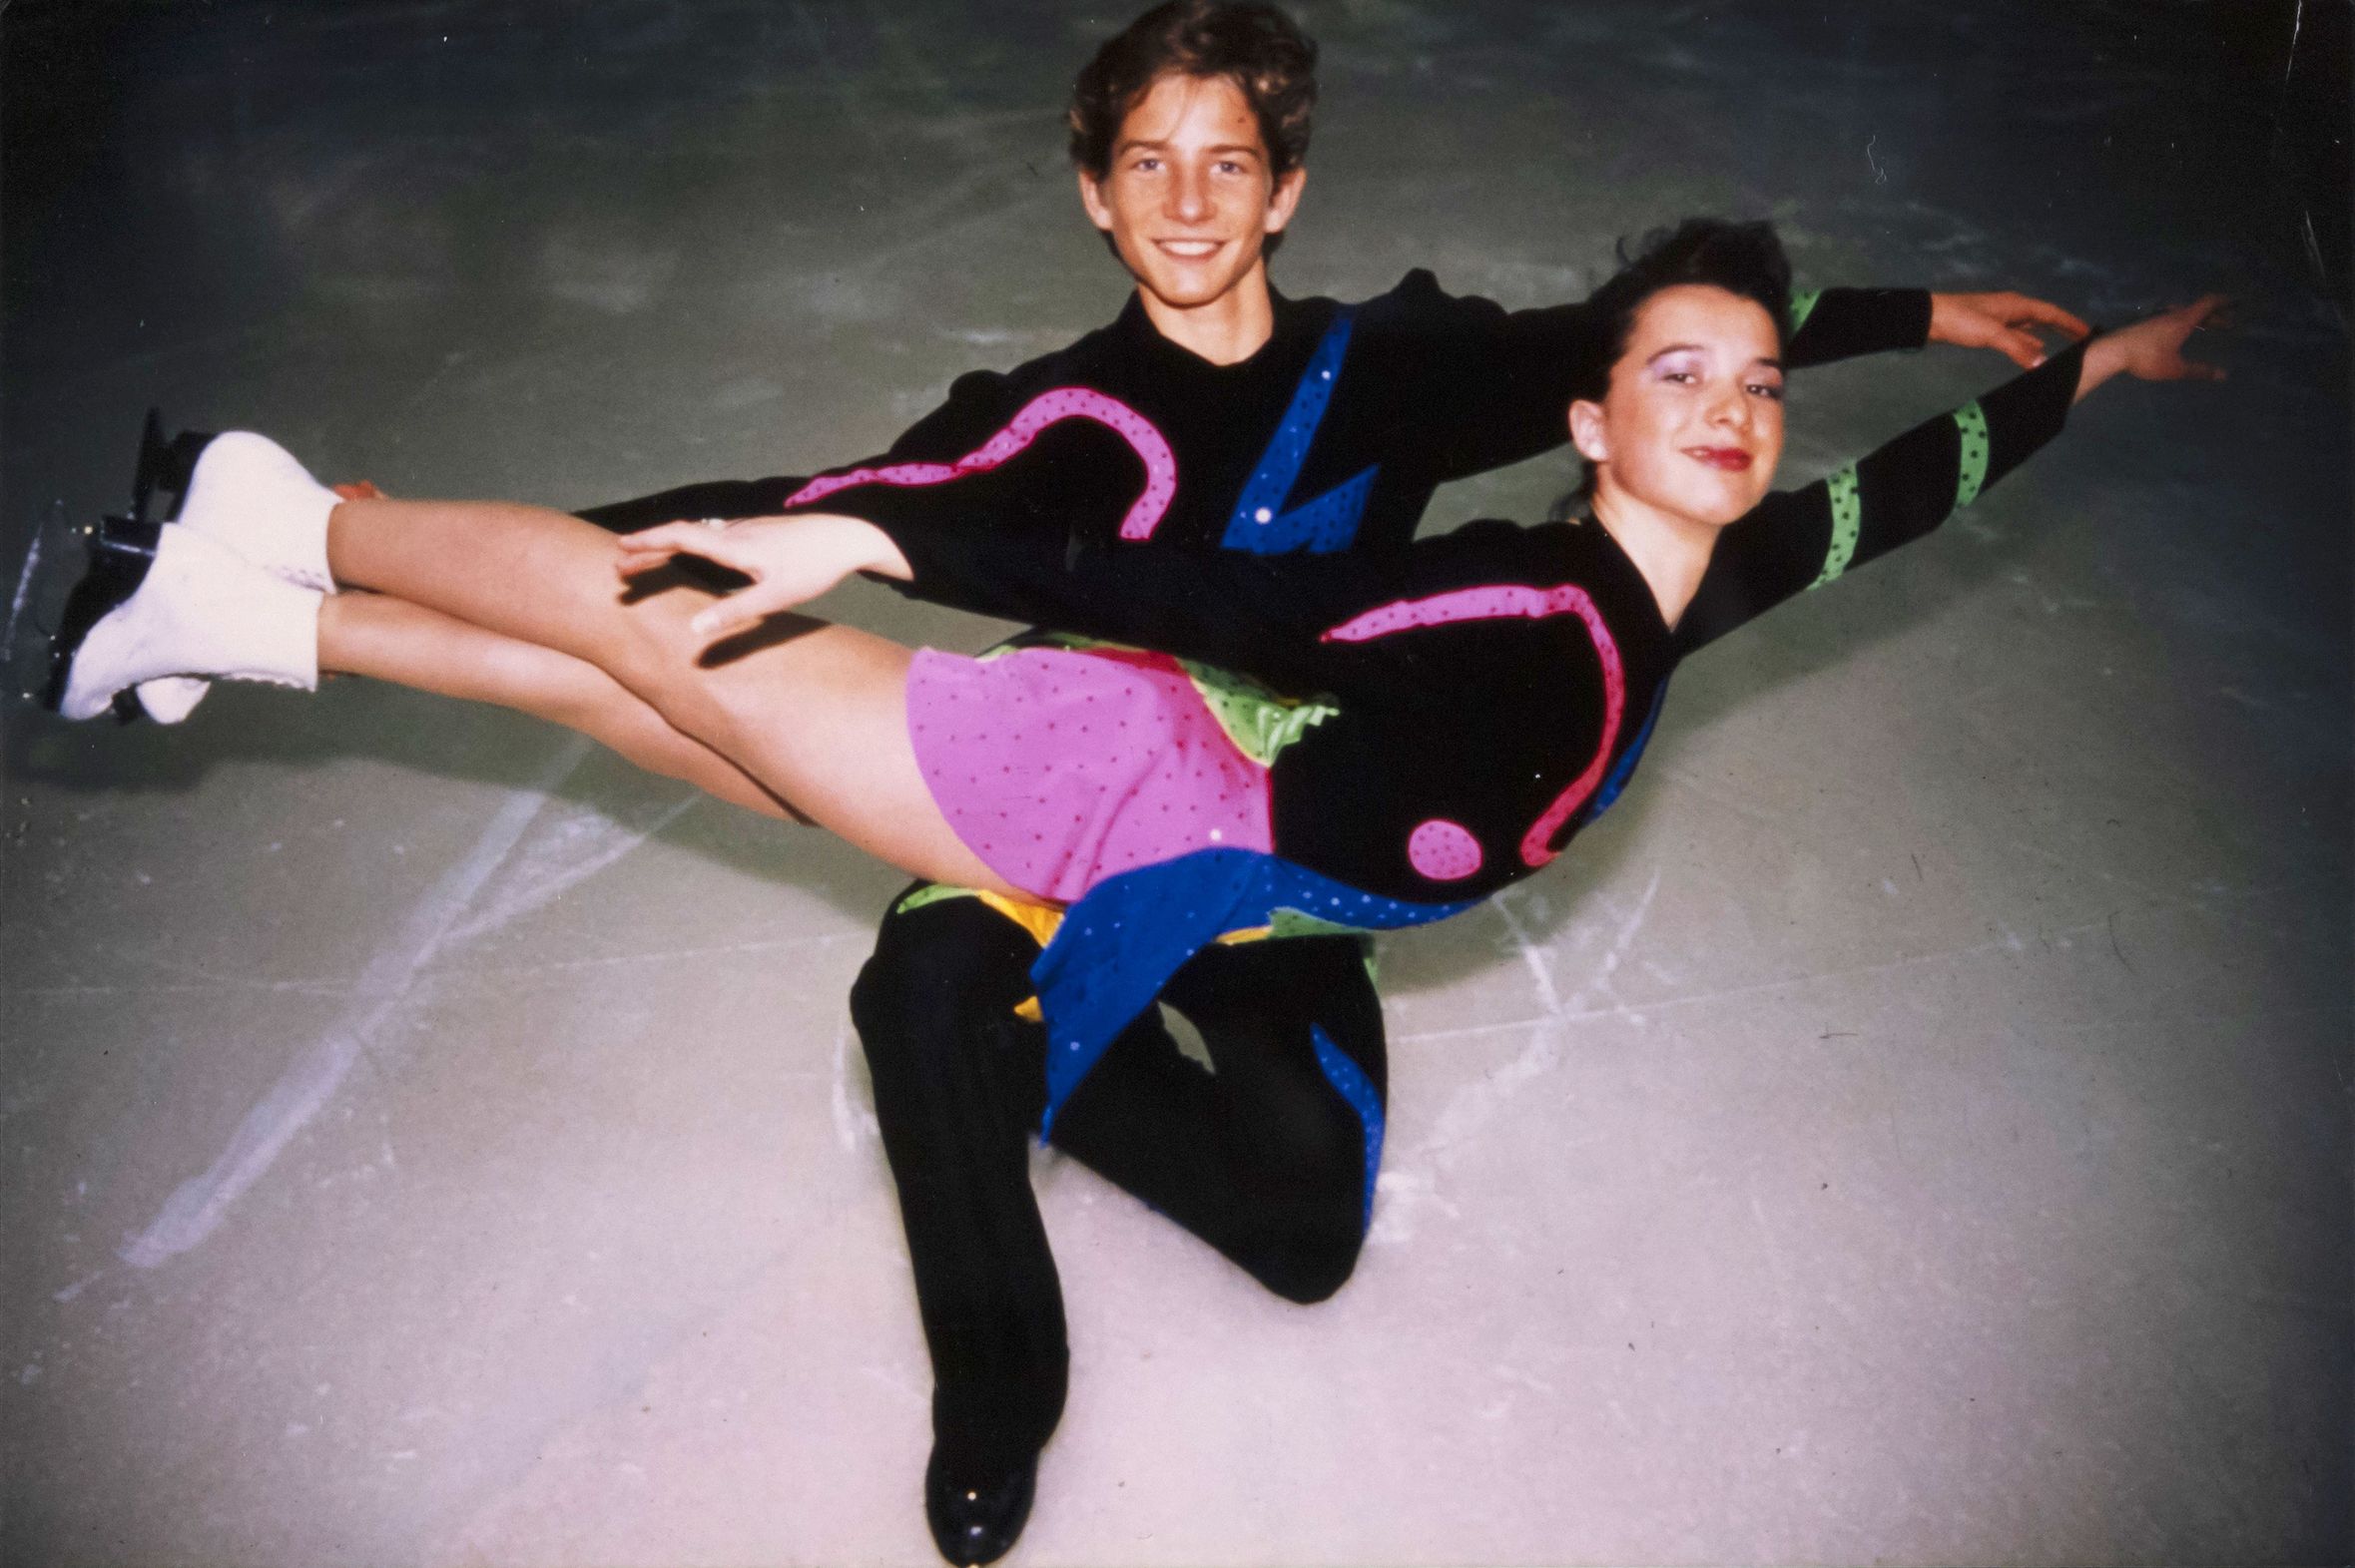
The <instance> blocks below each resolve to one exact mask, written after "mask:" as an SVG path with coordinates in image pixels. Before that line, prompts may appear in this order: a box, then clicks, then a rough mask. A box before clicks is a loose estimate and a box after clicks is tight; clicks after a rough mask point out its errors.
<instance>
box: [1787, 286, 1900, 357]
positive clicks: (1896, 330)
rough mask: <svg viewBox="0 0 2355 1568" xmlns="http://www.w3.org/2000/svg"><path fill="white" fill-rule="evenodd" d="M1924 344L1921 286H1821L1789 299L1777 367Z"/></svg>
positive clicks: (1883, 351)
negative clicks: (1786, 326)
mask: <svg viewBox="0 0 2355 1568" xmlns="http://www.w3.org/2000/svg"><path fill="white" fill-rule="evenodd" d="M1929 340H1930V291H1929V290H1928V289H1926V288H1825V289H1820V290H1816V291H1812V292H1806V293H1798V294H1794V295H1792V296H1791V335H1790V337H1789V339H1788V340H1787V341H1785V343H1784V344H1783V363H1784V364H1786V365H1788V366H1789V367H1790V368H1792V369H1794V370H1804V369H1806V368H1808V367H1809V366H1810V365H1819V364H1830V363H1832V362H1833V361H1834V360H1836V359H1853V358H1855V357H1857V356H1858V355H1859V354H1878V353H1886V352H1888V351H1889V350H1890V349H1893V348H1919V347H1921V346H1922V345H1923V344H1924V343H1926V342H1928V341H1929Z"/></svg>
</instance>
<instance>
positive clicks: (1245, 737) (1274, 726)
mask: <svg viewBox="0 0 2355 1568" xmlns="http://www.w3.org/2000/svg"><path fill="white" fill-rule="evenodd" d="M1178 664H1179V666H1180V667H1181V668H1183V669H1184V670H1185V672H1186V679H1187V680H1189V681H1192V682H1193V683H1194V690H1195V691H1196V692H1197V693H1199V694H1201V697H1202V705H1203V706H1204V707H1205V708H1208V709H1209V710H1210V716H1211V717H1212V718H1213V719H1216V720H1217V721H1218V727H1219V728H1220V729H1221V730H1224V731H1226V732H1227V739H1228V740H1230V741H1232V742H1234V743H1235V750H1236V751H1238V752H1241V753H1242V754H1243V755H1244V756H1245V757H1248V758H1250V759H1251V760H1252V761H1253V762H1255V763H1257V764H1259V766H1260V767H1262V768H1267V767H1271V766H1273V765H1274V763H1275V761H1276V754H1277V753H1278V752H1281V751H1283V750H1284V748H1286V747H1288V746H1290V745H1291V744H1292V743H1293V742H1295V741H1297V740H1299V739H1300V738H1301V737H1302V736H1303V735H1305V734H1306V733H1307V732H1308V730H1309V728H1310V727H1311V726H1312V725H1320V724H1323V723H1324V722H1325V721H1326V720H1328V719H1330V718H1332V717H1333V716H1334V715H1335V714H1337V713H1340V712H1341V710H1340V709H1338V708H1336V707H1334V706H1333V705H1332V704H1330V703H1319V702H1306V703H1296V702H1294V701H1292V700H1291V699H1290V698H1286V697H1279V696H1277V695H1276V694H1275V693H1274V692H1271V691H1269V690H1268V689H1267V688H1266V687H1264V686H1262V685H1260V684H1259V683H1258V682H1257V681H1254V680H1253V679H1252V678H1251V677H1249V676H1247V675H1237V674H1235V673H1234V672H1233V671H1232V670H1220V669H1217V668H1215V667H1214V666H1211V665H1206V664H1196V663H1195V662H1194V661H1193V660H1191V659H1180V660H1179V661H1178Z"/></svg>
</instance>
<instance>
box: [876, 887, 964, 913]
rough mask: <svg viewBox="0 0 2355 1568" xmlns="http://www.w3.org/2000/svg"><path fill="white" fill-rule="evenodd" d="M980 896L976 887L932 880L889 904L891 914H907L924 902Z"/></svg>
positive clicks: (931, 902)
mask: <svg viewBox="0 0 2355 1568" xmlns="http://www.w3.org/2000/svg"><path fill="white" fill-rule="evenodd" d="M980 896H981V890H980V889H979V888H977V887H951V886H949V885H948V884H947V883H945V882H934V883H932V884H931V885H930V886H928V887H919V888H917V889H916V890H915V891H914V892H912V893H909V894H908V895H907V896H906V897H904V898H902V899H900V900H899V901H898V902H897V903H895V904H893V905H892V906H891V912H892V913H893V914H907V913H909V912H911V911H913V910H917V909H921V908H922V907H923V906H924V905H926V904H936V903H939V902H941V901H942V900H943V899H948V898H978V897H980Z"/></svg>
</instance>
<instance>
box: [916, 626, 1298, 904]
mask: <svg viewBox="0 0 2355 1568" xmlns="http://www.w3.org/2000/svg"><path fill="white" fill-rule="evenodd" d="M907 733H908V738H909V739H910V740H911V741H913V742H914V743H915V759H916V766H917V767H918V768H920V769H921V770H922V772H923V776H924V783H925V784H927V785H928V786H929V787H930V789H931V791H932V798H933V800H934V801H935V802H937V803H938V805H939V807H940V810H941V814H942V815H944V816H946V817H947V818H948V823H949V825H950V826H951V827H953V828H954V829H955V830H956V835H957V836H958V837H959V838H961V839H963V840H964V842H965V845H966V847H968V848H970V849H971V850H972V851H973V852H974V853H975V854H977V855H979V856H980V857H981V859H982V861H983V862H984V863H986V864H987V865H988V866H989V868H990V869H991V870H993V871H995V872H997V874H998V875H1000V876H1002V877H1004V878H1005V879H1006V880H1007V881H1008V882H1011V883H1012V884H1013V885H1014V886H1016V887H1018V888H1021V889H1022V890H1023V891H1025V892H1027V893H1029V894H1030V895H1032V896H1033V897H1036V898H1042V899H1046V900H1048V901H1050V902H1054V903H1074V902H1076V901H1078V899H1079V897H1080V895H1081V894H1083V893H1085V892H1086V891H1087V890H1088V889H1089V888H1090V887H1092V886H1094V885H1095V884H1096V883H1097V882H1099V881H1101V880H1103V879H1104V878H1105V877H1107V876H1116V875H1118V874H1119V873H1120V872H1122V871H1126V870H1132V869H1134V868H1135V867H1137V866H1140V865H1146V864H1150V863H1152V862H1154V861H1157V860H1168V859H1172V858H1174V857H1176V856H1178V855H1181V854H1186V853H1189V852H1191V851H1193V850H1196V849H1212V848H1228V849H1255V850H1258V851H1259V852H1260V853H1262V854H1265V853H1269V852H1271V851H1272V849H1273V846H1274V841H1275V840H1274V833H1273V829H1272V826H1271V816H1270V807H1269V794H1268V771H1267V769H1265V768H1263V767H1261V766H1260V765H1259V764H1258V763H1256V762H1254V761H1253V760H1252V759H1251V758H1249V757H1247V756H1245V755H1244V754H1243V753H1242V752H1241V751H1240V750H1238V749H1237V748H1236V746H1235V743H1234V742H1233V741H1232V740H1231V739H1229V737H1228V735H1227V732H1226V731H1225V730H1224V729H1223V728H1221V727H1220V725H1219V722H1218V720H1217V718H1216V717H1215V716H1214V715H1213V714H1212V713H1211V711H1210V709H1209V707H1208V705H1206V704H1205V703H1204V702H1203V700H1202V696H1201V694H1200V693H1199V692H1197V691H1196V690H1195V689H1194V684H1193V682H1191V681H1190V680H1188V679H1187V678H1186V673H1185V671H1184V669H1183V668H1181V667H1180V666H1179V665H1178V664H1177V662H1176V661H1175V660H1172V659H1169V658H1167V657H1165V656H1164V655H1161V654H1149V653H1131V652H1128V651H1125V650H1120V649H1108V648H1107V649H1093V650H1086V651H1082V650H1075V649H1061V648H1025V649H1018V650H1016V651H1014V652H1012V653H1008V654H1001V655H999V656H997V657H996V658H993V659H967V658H964V657H962V656H961V655H957V654H943V653H938V652H935V651H934V650H932V649H929V648H926V649H919V650H918V651H917V652H916V656H915V662H914V663H913V664H911V665H910V666H909V667H908V671H907Z"/></svg>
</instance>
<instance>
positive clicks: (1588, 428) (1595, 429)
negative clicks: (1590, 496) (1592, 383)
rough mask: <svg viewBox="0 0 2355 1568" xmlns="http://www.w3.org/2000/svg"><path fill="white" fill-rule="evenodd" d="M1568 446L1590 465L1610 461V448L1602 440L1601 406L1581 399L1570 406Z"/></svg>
mask: <svg viewBox="0 0 2355 1568" xmlns="http://www.w3.org/2000/svg"><path fill="white" fill-rule="evenodd" d="M1570 444H1571V445H1572V446H1574V447H1576V448H1577V449H1578V455H1579V456H1580V457H1583V458H1585V459H1586V460H1587V461H1588V462H1590V463H1607V462H1609V461H1610V460H1611V453H1610V447H1609V446H1608V445H1607V444H1606V443H1605V442H1604V440H1603V438H1602V404H1600V403H1596V402H1589V401H1588V400H1587V399H1585V398H1583V397H1581V398H1579V399H1578V400H1577V401H1576V402H1574V403H1572V404H1570Z"/></svg>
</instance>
